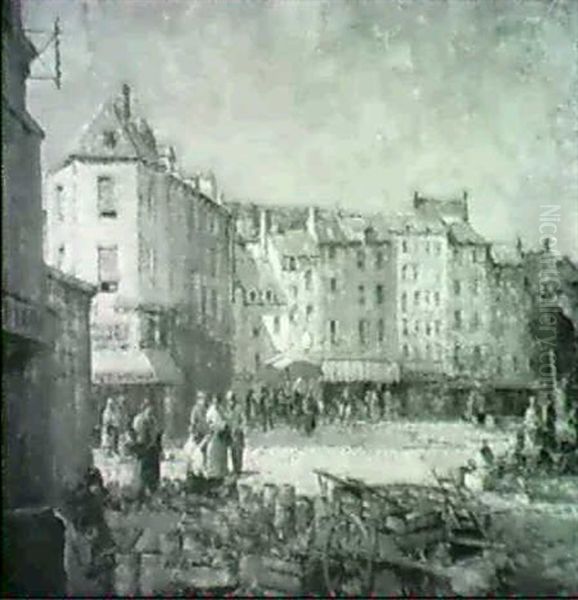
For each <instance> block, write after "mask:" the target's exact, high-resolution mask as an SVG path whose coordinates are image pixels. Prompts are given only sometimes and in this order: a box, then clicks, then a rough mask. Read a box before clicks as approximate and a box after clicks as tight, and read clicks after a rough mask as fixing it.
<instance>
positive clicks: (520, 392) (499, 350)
mask: <svg viewBox="0 0 578 600" xmlns="http://www.w3.org/2000/svg"><path fill="white" fill-rule="evenodd" d="M490 260H491V272H490V290H491V294H492V302H491V305H490V307H491V311H492V312H491V319H490V334H491V337H492V342H493V349H492V354H493V356H494V365H493V374H492V381H491V386H492V388H493V390H494V397H495V398H496V401H497V403H498V406H497V407H496V409H497V410H499V411H502V412H507V413H518V414H521V413H523V411H524V409H525V406H526V400H527V396H528V395H529V393H530V390H531V389H532V388H533V387H534V384H535V378H534V374H533V372H532V368H531V353H532V346H533V339H532V334H531V328H530V320H531V310H532V298H531V293H530V289H529V287H528V279H527V275H526V270H525V267H524V258H523V253H522V248H521V246H520V244H517V245H514V244H492V247H491V250H490Z"/></svg>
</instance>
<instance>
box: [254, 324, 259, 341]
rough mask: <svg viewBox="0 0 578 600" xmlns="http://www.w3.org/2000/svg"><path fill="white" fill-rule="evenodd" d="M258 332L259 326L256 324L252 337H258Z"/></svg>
mask: <svg viewBox="0 0 578 600" xmlns="http://www.w3.org/2000/svg"><path fill="white" fill-rule="evenodd" d="M259 333H260V332H259V326H258V325H257V326H255V327H253V337H254V338H258V337H259Z"/></svg>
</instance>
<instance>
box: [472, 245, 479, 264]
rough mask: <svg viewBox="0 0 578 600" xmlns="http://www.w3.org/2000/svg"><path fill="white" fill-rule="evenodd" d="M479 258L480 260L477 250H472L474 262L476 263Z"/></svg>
mask: <svg viewBox="0 0 578 600" xmlns="http://www.w3.org/2000/svg"><path fill="white" fill-rule="evenodd" d="M477 258H478V257H477V252H476V249H475V248H474V249H473V250H472V262H476V260H477Z"/></svg>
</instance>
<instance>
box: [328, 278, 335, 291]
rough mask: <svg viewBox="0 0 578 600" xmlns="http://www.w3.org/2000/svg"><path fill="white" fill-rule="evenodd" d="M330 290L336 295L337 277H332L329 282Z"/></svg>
mask: <svg viewBox="0 0 578 600" xmlns="http://www.w3.org/2000/svg"><path fill="white" fill-rule="evenodd" d="M329 289H330V290H331V291H332V292H333V293H335V292H336V291H337V279H335V277H332V278H331V279H330V280H329Z"/></svg>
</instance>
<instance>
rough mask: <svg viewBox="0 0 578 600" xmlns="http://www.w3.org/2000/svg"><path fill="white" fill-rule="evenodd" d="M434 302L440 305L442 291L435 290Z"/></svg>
mask: <svg viewBox="0 0 578 600" xmlns="http://www.w3.org/2000/svg"><path fill="white" fill-rule="evenodd" d="M434 302H435V305H436V306H439V305H440V293H439V292H434Z"/></svg>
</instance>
